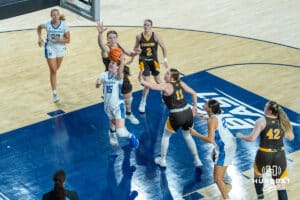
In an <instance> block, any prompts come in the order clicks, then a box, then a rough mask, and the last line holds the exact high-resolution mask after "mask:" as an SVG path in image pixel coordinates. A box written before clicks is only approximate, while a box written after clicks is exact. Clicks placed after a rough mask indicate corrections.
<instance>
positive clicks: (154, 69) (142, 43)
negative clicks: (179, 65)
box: [134, 19, 168, 113]
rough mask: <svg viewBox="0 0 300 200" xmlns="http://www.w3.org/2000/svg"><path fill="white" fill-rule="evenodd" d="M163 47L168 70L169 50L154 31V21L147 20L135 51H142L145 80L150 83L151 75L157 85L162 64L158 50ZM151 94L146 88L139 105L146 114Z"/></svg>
mask: <svg viewBox="0 0 300 200" xmlns="http://www.w3.org/2000/svg"><path fill="white" fill-rule="evenodd" d="M158 46H160V47H161V50H162V53H163V56H164V62H163V64H164V66H165V67H166V68H167V67H168V64H167V50H166V47H165V45H164V43H163V41H162V39H161V38H160V36H159V35H158V34H157V33H154V32H153V31H152V21H151V20H150V19H146V20H145V21H144V31H143V32H142V33H140V34H138V35H137V36H136V41H135V45H134V50H135V51H138V50H141V53H140V57H139V65H140V70H141V71H143V79H144V80H145V81H149V79H150V73H151V75H152V76H153V77H154V79H155V81H156V83H160V82H161V80H160V76H159V69H160V64H159V61H158V58H157V48H158ZM148 92H149V88H147V87H144V90H143V96H142V99H141V102H140V105H139V111H140V112H141V113H144V112H145V109H146V99H147V95H148Z"/></svg>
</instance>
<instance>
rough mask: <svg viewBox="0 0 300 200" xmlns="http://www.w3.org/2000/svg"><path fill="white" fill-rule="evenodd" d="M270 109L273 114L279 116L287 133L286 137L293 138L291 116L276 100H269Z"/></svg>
mask: <svg viewBox="0 0 300 200" xmlns="http://www.w3.org/2000/svg"><path fill="white" fill-rule="evenodd" d="M268 110H270V111H271V112H272V114H273V115H275V116H277V117H278V119H279V121H280V125H281V127H282V129H283V131H284V133H285V137H286V138H287V139H289V140H293V139H294V133H293V127H292V124H291V122H290V119H289V117H288V116H287V114H286V113H285V112H284V110H283V109H282V108H281V106H279V105H278V103H277V102H275V101H269V102H268Z"/></svg>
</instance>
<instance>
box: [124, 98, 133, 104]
mask: <svg viewBox="0 0 300 200" xmlns="http://www.w3.org/2000/svg"><path fill="white" fill-rule="evenodd" d="M132 101H133V97H130V98H127V99H124V102H125V104H126V105H131V104H132Z"/></svg>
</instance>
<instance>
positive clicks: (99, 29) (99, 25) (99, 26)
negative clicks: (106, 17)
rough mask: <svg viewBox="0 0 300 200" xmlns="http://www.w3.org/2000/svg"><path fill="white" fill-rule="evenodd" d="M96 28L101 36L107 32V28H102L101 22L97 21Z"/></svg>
mask: <svg viewBox="0 0 300 200" xmlns="http://www.w3.org/2000/svg"><path fill="white" fill-rule="evenodd" d="M96 27H97V30H98V32H99V33H101V34H102V33H104V32H105V31H106V30H107V28H106V27H104V25H103V21H101V22H99V21H98V22H97V26H96Z"/></svg>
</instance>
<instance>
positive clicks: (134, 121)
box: [126, 113, 140, 125]
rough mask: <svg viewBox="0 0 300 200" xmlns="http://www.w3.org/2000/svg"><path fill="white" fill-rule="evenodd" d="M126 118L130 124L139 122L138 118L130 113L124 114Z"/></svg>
mask: <svg viewBox="0 0 300 200" xmlns="http://www.w3.org/2000/svg"><path fill="white" fill-rule="evenodd" d="M126 119H128V120H129V121H130V122H131V123H132V124H135V125H137V124H139V123H140V122H139V120H138V119H137V118H136V117H135V116H134V115H133V114H132V113H131V114H130V115H127V114H126Z"/></svg>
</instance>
